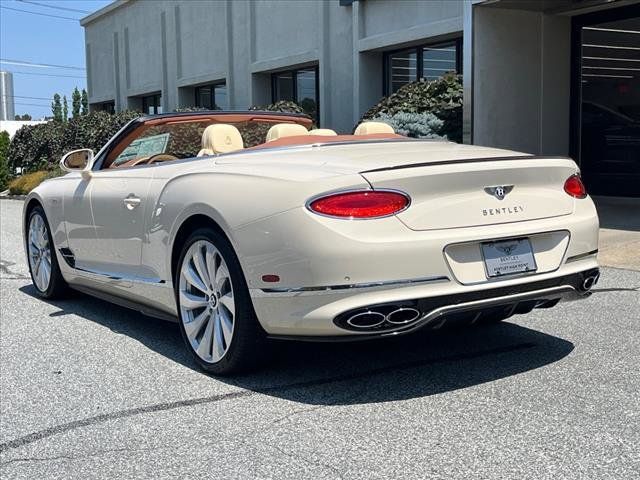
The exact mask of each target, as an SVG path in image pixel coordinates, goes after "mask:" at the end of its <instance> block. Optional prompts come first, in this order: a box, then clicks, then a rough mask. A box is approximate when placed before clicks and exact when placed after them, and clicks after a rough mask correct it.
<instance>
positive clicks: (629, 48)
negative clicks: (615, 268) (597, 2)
mask: <svg viewBox="0 0 640 480" xmlns="http://www.w3.org/2000/svg"><path fill="white" fill-rule="evenodd" d="M573 41H574V44H573V52H574V69H573V70H574V73H573V74H574V79H573V80H574V87H575V88H574V90H573V92H574V93H573V95H574V97H577V98H574V99H573V100H574V112H573V113H574V122H573V124H574V129H575V130H577V131H574V146H573V147H574V149H575V150H576V153H577V155H575V157H576V158H578V159H579V162H580V168H581V170H582V175H583V177H584V180H585V183H586V184H587V188H588V190H589V192H591V193H592V194H596V195H612V196H628V197H640V12H639V9H638V8H631V9H624V8H622V9H616V10H609V11H606V12H598V13H596V14H590V15H585V16H582V17H576V18H574V23H573Z"/></svg>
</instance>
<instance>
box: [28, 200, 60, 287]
mask: <svg viewBox="0 0 640 480" xmlns="http://www.w3.org/2000/svg"><path fill="white" fill-rule="evenodd" d="M28 222H29V223H28V229H27V238H26V242H27V256H28V261H29V273H30V274H31V280H32V282H33V285H34V287H36V291H37V292H38V294H39V295H40V296H41V297H43V298H47V299H55V298H60V297H62V296H64V294H65V293H67V291H68V288H69V287H68V285H67V282H65V281H64V278H62V273H60V266H59V265H58V259H57V258H56V252H55V249H54V246H53V239H52V237H51V231H50V230H49V224H48V223H47V217H46V215H45V213H44V210H43V209H42V207H40V206H38V207H35V208H34V209H33V210H31V212H30V213H29V219H28Z"/></svg>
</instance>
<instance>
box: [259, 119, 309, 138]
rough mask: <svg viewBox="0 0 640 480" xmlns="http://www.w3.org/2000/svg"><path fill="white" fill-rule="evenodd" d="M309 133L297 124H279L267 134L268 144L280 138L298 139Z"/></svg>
mask: <svg viewBox="0 0 640 480" xmlns="http://www.w3.org/2000/svg"><path fill="white" fill-rule="evenodd" d="M308 134H309V131H308V130H307V129H306V128H305V127H304V126H303V125H299V124H297V123H278V124H276V125H274V126H273V127H271V128H270V129H269V131H268V132H267V142H272V141H274V140H277V139H279V138H284V137H296V136H298V135H308Z"/></svg>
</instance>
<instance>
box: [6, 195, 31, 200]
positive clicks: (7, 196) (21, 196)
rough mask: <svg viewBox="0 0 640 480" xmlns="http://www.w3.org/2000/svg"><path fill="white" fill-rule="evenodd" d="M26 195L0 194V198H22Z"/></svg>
mask: <svg viewBox="0 0 640 480" xmlns="http://www.w3.org/2000/svg"><path fill="white" fill-rule="evenodd" d="M25 198H27V196H26V195H0V200H24V199H25Z"/></svg>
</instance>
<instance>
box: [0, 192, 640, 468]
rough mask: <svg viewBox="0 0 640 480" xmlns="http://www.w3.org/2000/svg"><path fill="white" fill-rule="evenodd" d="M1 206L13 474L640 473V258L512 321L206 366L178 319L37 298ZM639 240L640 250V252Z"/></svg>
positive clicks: (5, 412) (1, 307) (3, 341)
mask: <svg viewBox="0 0 640 480" xmlns="http://www.w3.org/2000/svg"><path fill="white" fill-rule="evenodd" d="M21 209H22V202H19V201H14V200H2V201H0V217H1V223H0V228H1V232H0V234H1V235H0V478H2V479H14V478H37V479H40V478H42V479H58V478H60V479H68V478H71V479H87V478H118V479H128V478H145V479H147V478H154V479H163V478H167V479H168V478H225V479H235V478H238V479H250V478H251V479H252V478H261V479H262V478H265V479H266V478H273V479H289V478H290V479H297V480H299V479H307V478H322V479H323V480H329V479H334V478H343V479H400V478H407V479H416V478H434V479H439V478H442V479H458V478H459V479H494V478H495V479H505V478H513V479H546V478H549V479H559V478H572V479H573V478H575V479H636V478H640V368H639V367H638V366H639V365H640V341H639V340H640V272H638V271H633V270H626V269H619V268H604V269H603V272H602V280H601V282H600V283H599V284H598V286H597V288H596V291H595V293H594V295H592V296H591V297H590V298H589V299H587V300H584V301H581V302H573V303H566V304H561V305H559V306H558V307H556V308H553V309H549V310H539V311H534V312H532V313H531V314H529V315H526V316H517V317H513V318H512V319H510V320H509V321H507V322H503V323H502V324H499V325H495V326H490V327H482V328H467V329H458V330H450V331H447V332H440V333H418V334H416V335H413V336H410V337H405V338H402V339H394V340H390V341H381V342H380V341H379V342H373V343H371V342H369V343H358V344H308V343H291V342H283V343H279V344H277V353H276V357H275V359H274V360H273V361H272V362H271V363H270V364H269V365H265V367H264V368H263V369H262V370H261V371H259V372H256V373H253V374H250V375H245V376H241V377H237V378H233V379H216V378H212V377H210V376H207V375H205V374H203V373H201V372H200V371H198V370H197V369H196V367H195V365H194V363H193V362H192V361H191V359H190V358H189V356H188V355H187V353H186V351H185V349H184V347H183V345H182V339H181V338H180V333H179V331H178V328H177V326H176V325H175V324H171V323H166V322H163V321H160V320H155V319H152V318H148V317H145V316H143V315H141V314H139V313H136V312H132V311H129V310H126V309H123V308H120V307H117V306H114V305H111V304H109V303H106V302H103V301H100V300H96V299H93V298H90V297H87V296H84V295H81V294H77V295H74V296H73V297H72V298H70V299H67V300H64V301H56V302H46V301H43V300H40V299H38V298H37V297H36V295H35V291H34V288H33V287H32V286H31V282H30V279H29V278H28V271H27V267H26V264H25V261H24V254H23V251H22V239H21V232H20V213H21ZM639 254H640V253H639Z"/></svg>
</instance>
